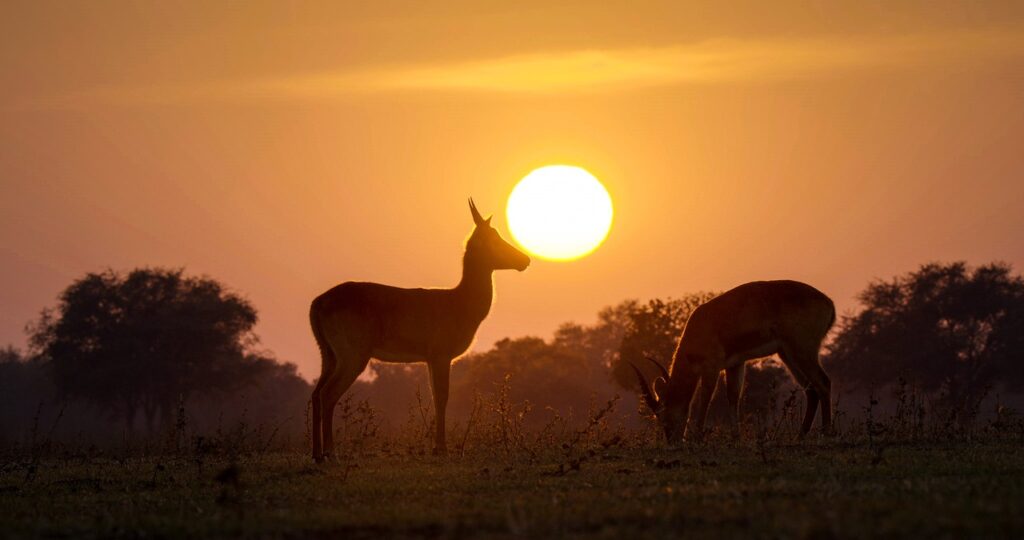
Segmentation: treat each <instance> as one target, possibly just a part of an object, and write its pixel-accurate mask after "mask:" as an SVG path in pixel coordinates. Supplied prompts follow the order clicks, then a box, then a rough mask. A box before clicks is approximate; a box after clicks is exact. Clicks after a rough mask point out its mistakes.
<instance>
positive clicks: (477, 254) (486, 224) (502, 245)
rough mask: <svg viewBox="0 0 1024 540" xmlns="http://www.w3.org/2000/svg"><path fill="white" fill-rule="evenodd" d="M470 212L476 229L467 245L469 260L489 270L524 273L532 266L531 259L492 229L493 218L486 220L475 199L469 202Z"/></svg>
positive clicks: (489, 217)
mask: <svg viewBox="0 0 1024 540" xmlns="http://www.w3.org/2000/svg"><path fill="white" fill-rule="evenodd" d="M469 211H470V213H471V214H472V215H473V223H474V224H476V228H475V229H473V234H472V235H470V237H469V241H468V242H467V243H466V257H467V258H473V259H474V260H475V261H477V262H478V263H479V264H481V265H483V266H484V267H485V268H487V269H488V270H509V269H511V270H518V271H520V272H522V271H523V270H526V267H527V266H530V258H529V257H527V256H526V254H524V253H523V252H521V251H519V250H518V249H516V248H514V247H512V245H511V244H509V243H508V242H506V241H505V240H504V239H502V238H501V235H500V234H498V231H497V230H496V229H495V228H494V227H491V217H493V216H488V217H487V219H484V218H483V216H481V215H480V212H479V211H478V210H477V209H476V205H475V204H473V199H470V200H469Z"/></svg>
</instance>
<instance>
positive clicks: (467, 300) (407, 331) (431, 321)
mask: <svg viewBox="0 0 1024 540" xmlns="http://www.w3.org/2000/svg"><path fill="white" fill-rule="evenodd" d="M469 210H470V213H471V214H472V216H473V223H474V225H475V227H474V229H473V233H472V234H471V235H470V237H469V240H468V241H467V242H466V251H465V254H464V255H463V258H462V279H461V280H460V281H459V283H458V285H456V286H455V287H454V288H452V289H404V288H398V287H391V286H388V285H381V284H378V283H360V282H346V283H342V284H341V285H338V286H336V287H334V288H332V289H330V290H328V291H327V292H325V293H323V294H321V295H320V296H318V297H316V298H315V299H314V300H313V303H312V305H311V306H310V309H309V322H310V325H311V326H312V328H313V336H314V337H315V338H316V343H317V345H318V346H319V348H320V358H321V360H322V365H321V369H320V379H319V380H318V381H317V383H316V386H315V387H314V389H313V395H312V409H313V410H312V413H313V427H312V429H313V459H314V460H316V461H317V462H321V461H323V460H324V459H330V457H331V452H332V451H333V449H334V438H333V431H334V430H333V416H334V415H333V411H334V406H335V405H336V404H337V403H338V400H339V399H340V398H341V396H342V394H344V393H345V391H346V390H348V388H349V387H350V386H351V385H352V383H353V382H355V380H356V378H357V377H359V374H360V373H362V372H363V370H364V369H366V365H367V364H368V363H369V361H370V358H377V359H378V360H383V361H385V362H426V363H427V366H428V367H429V370H430V385H431V390H432V393H433V398H434V412H435V415H436V422H435V427H436V430H437V432H436V437H435V445H434V451H435V453H438V454H440V453H444V452H445V422H444V420H445V407H446V405H447V403H448V377H449V372H450V370H451V363H452V360H454V359H455V358H457V357H458V356H459V355H461V354H463V353H464V352H466V350H467V349H468V348H469V346H470V344H471V343H472V342H473V338H474V336H475V335H476V331H477V328H478V327H479V326H480V323H481V322H482V321H483V320H484V318H485V317H487V313H488V312H489V311H490V309H491V301H492V297H493V282H492V273H493V272H494V271H495V270H504V269H515V270H518V271H523V270H525V269H526V267H527V266H529V265H530V258H529V257H527V256H526V255H525V254H523V253H522V252H520V251H519V250H517V249H515V248H514V247H512V246H511V245H510V244H509V243H508V242H505V241H504V240H503V239H502V238H501V236H500V235H499V234H498V231H497V230H495V229H494V227H492V226H491V218H490V217H488V218H487V219H484V218H483V217H481V216H480V212H478V211H477V209H476V205H475V204H473V200H472V199H470V200H469Z"/></svg>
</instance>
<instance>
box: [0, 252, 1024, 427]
mask: <svg viewBox="0 0 1024 540" xmlns="http://www.w3.org/2000/svg"><path fill="white" fill-rule="evenodd" d="M712 297H714V293H710V292H704V293H695V294H690V295H686V296H684V297H681V298H675V299H654V300H650V301H647V302H639V301H636V300H629V301H625V302H622V303H620V304H617V305H615V306H610V307H607V308H605V309H603V310H601V311H600V312H599V313H598V316H597V321H596V323H594V324H592V325H580V324H575V323H566V324H563V325H562V326H561V327H559V328H558V329H557V330H556V331H555V332H554V334H553V336H552V337H551V338H550V339H547V340H545V339H541V338H537V337H522V338H516V339H504V340H501V341H499V342H497V343H496V344H495V345H494V346H493V347H492V348H491V349H490V350H488V351H485V352H482V353H474V354H470V355H467V356H465V357H464V358H462V359H460V360H458V361H457V362H456V363H455V365H454V366H453V369H452V376H451V398H450V403H449V416H450V418H451V419H452V425H453V426H454V427H453V429H456V428H457V426H458V425H459V424H460V422H461V423H465V422H469V421H471V419H472V418H473V417H474V415H479V414H480V408H481V407H491V408H493V407H508V408H509V411H506V412H507V413H508V414H513V415H515V414H518V415H520V416H521V417H522V418H523V422H524V424H525V426H526V427H540V426H542V425H543V424H544V423H545V422H547V421H549V420H550V419H551V418H553V417H555V416H557V417H559V418H561V419H566V420H568V421H573V419H583V420H585V419H586V417H587V414H588V411H592V410H594V409H595V408H600V407H601V406H603V405H604V404H606V403H607V402H609V401H611V400H613V399H614V397H615V396H616V395H619V396H621V397H622V398H623V399H621V400H620V402H619V406H618V407H617V408H616V411H615V415H616V421H618V422H621V423H623V424H626V425H632V426H639V425H641V424H642V423H643V419H642V417H641V415H639V414H637V411H638V410H639V411H641V412H644V411H643V410H642V409H641V408H640V405H639V402H638V400H637V399H636V397H635V391H636V386H635V385H636V381H635V377H634V375H633V373H632V369H631V367H630V363H632V364H635V365H637V366H638V367H640V369H642V370H644V371H645V372H647V373H648V375H649V376H653V375H654V374H655V371H656V368H655V367H654V366H653V365H651V363H650V362H649V361H648V360H646V359H645V357H646V358H653V359H655V360H656V361H659V362H662V363H664V364H667V363H668V362H669V360H670V358H671V355H672V352H673V350H674V348H675V343H676V340H677V339H678V336H679V333H680V332H681V330H682V328H683V326H684V325H685V323H686V320H687V319H688V318H689V315H690V313H691V312H692V310H693V309H694V308H696V307H697V306H698V305H700V304H701V303H703V302H705V301H707V300H708V299H710V298H712ZM859 300H860V302H861V310H860V311H858V312H857V313H855V314H849V315H846V316H843V317H841V318H840V320H839V322H838V323H837V325H836V328H835V329H834V330H833V334H832V336H833V337H832V339H831V340H830V342H829V344H828V345H827V347H826V350H825V351H823V358H822V361H823V364H824V365H825V369H826V370H827V371H828V372H829V373H830V374H831V375H832V380H833V385H834V395H835V396H836V397H837V399H839V400H840V410H841V411H844V412H843V414H850V415H857V414H860V413H862V412H863V411H864V410H866V408H865V404H867V405H871V404H872V403H875V404H879V403H880V404H881V405H880V406H882V407H884V406H885V404H886V403H890V404H892V406H901V404H902V406H906V403H907V400H908V399H909V400H910V402H912V403H914V404H916V405H915V406H919V407H921V411H920V414H921V415H923V414H925V413H924V410H925V408H924V404H927V414H930V415H933V416H934V415H941V416H943V419H942V421H946V422H955V423H967V422H970V421H972V419H974V418H975V417H976V416H977V415H978V414H983V413H984V410H983V409H985V407H987V404H991V405H993V406H1003V407H1004V411H1005V410H1008V409H1006V407H1007V406H1009V405H1017V404H1019V403H1018V401H1019V400H1020V395H1021V393H1022V392H1024V279H1022V277H1021V276H1020V275H1016V274H1014V273H1013V271H1012V269H1011V268H1010V267H1009V266H1008V265H1005V264H998V263H996V264H989V265H985V266H981V267H977V268H970V267H968V266H967V265H966V264H964V263H952V264H929V265H925V266H922V267H921V268H920V269H918V270H917V271H915V272H911V273H908V274H906V275H902V276H897V277H895V278H893V279H891V280H888V281H885V280H880V281H876V282H873V283H870V284H869V285H868V286H867V288H866V289H865V290H864V291H863V292H862V293H861V294H860V296H859ZM255 322H256V311H255V309H254V308H253V307H252V306H251V305H250V304H249V303H248V302H247V301H246V300H245V299H243V298H242V297H240V296H238V295H236V294H234V293H232V292H230V291H229V290H227V289H226V288H225V287H224V286H223V285H221V284H219V283H217V282H216V281H213V280H210V279H207V278H196V277H189V276H186V275H184V273H183V272H182V271H180V270H166V269H139V270H135V271H132V272H129V273H127V274H118V273H115V272H103V273H98V274H90V275H88V276H85V277H84V278H82V279H80V280H78V281H76V282H75V283H73V284H72V285H71V286H69V287H68V288H67V289H66V290H65V291H64V292H63V293H62V294H61V296H60V299H59V302H58V305H57V306H56V307H55V308H53V309H52V310H48V311H44V313H43V315H42V316H41V317H40V319H39V320H38V321H37V322H35V323H34V324H33V325H31V326H30V329H29V334H30V344H31V348H30V351H29V352H28V353H25V354H22V353H20V352H19V351H16V350H14V349H12V348H7V349H5V350H3V351H0V442H3V443H6V444H24V443H25V441H26V440H28V439H31V438H33V437H38V436H39V434H40V433H41V432H46V433H48V434H49V433H51V432H52V434H53V436H59V437H62V438H73V437H79V438H81V439H82V440H85V441H90V442H99V443H102V442H104V441H106V442H110V441H122V440H125V439H127V438H133V437H139V436H140V435H143V434H145V435H147V436H148V437H149V438H150V439H153V438H159V437H160V436H162V435H164V434H166V433H168V432H171V431H176V432H180V431H182V430H187V431H188V432H189V433H192V434H201V433H220V432H223V431H225V430H237V429H239V427H240V426H241V427H245V426H248V427H249V429H253V430H255V429H258V430H259V431H260V433H262V434H263V436H266V437H277V439H278V440H279V441H293V442H295V443H298V442H300V441H301V440H302V439H303V437H304V436H305V426H304V423H305V422H304V419H305V411H306V405H307V401H308V399H309V394H310V390H311V388H310V385H309V384H308V383H307V382H306V381H305V380H303V379H302V378H301V377H299V376H298V375H297V373H296V370H295V366H294V365H292V364H287V363H281V362H278V361H277V360H275V359H274V358H273V357H272V356H271V355H270V354H268V353H266V352H265V351H261V350H260V349H259V348H258V339H257V338H256V336H255V335H254V334H253V332H252V328H253V326H254V324H255ZM366 379H369V380H364V379H361V380H359V381H358V382H357V383H356V384H355V385H354V386H353V388H352V389H351V390H350V391H349V392H348V393H347V394H346V396H345V398H343V401H342V404H341V405H339V410H338V411H337V412H336V414H338V415H341V416H342V417H347V416H353V417H355V416H359V418H361V419H362V420H361V421H363V422H366V421H367V419H370V421H372V422H373V423H374V426H372V429H370V431H376V430H378V429H382V430H396V431H397V430H403V429H406V428H408V427H409V425H410V424H412V425H413V426H416V427H417V428H418V429H419V428H422V427H423V426H422V425H421V424H423V423H426V422H429V419H430V417H431V414H430V412H429V408H430V403H431V400H430V387H429V382H428V379H427V376H426V369H425V368H424V366H422V365H416V364H413V365H404V364H384V363H379V362H374V363H372V364H371V369H370V374H369V377H367V378H366ZM797 390H798V389H797V388H795V386H794V383H793V382H792V380H791V379H790V377H789V375H788V374H787V373H786V371H785V369H784V368H783V367H782V366H781V365H780V364H779V363H778V362H776V361H774V360H771V359H766V360H763V361H759V362H755V363H752V365H751V367H750V369H749V371H748V376H747V382H746V387H745V390H744V396H743V401H742V404H741V409H742V414H743V416H744V417H745V418H746V420H747V422H763V421H765V420H766V419H767V418H769V417H770V416H772V415H774V414H776V413H778V411H779V409H780V408H781V407H785V406H792V402H793V400H794V399H802V392H797ZM894 392H896V393H895V394H894ZM724 401H725V400H724V397H721V398H720V399H719V398H716V402H715V403H714V404H713V407H716V408H717V410H718V411H719V412H718V414H723V412H724V407H725V403H724ZM844 406H845V408H844ZM715 410H716V409H715V408H713V409H712V420H714V415H715ZM985 410H987V409H985ZM357 411H358V415H357V414H356V412H357ZM503 414H505V413H503ZM915 414H916V413H915ZM339 425H342V426H344V425H345V421H344V418H343V419H342V421H341V422H339ZM364 429H368V428H366V426H364ZM140 438H141V437H140Z"/></svg>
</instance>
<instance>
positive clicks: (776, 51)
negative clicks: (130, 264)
mask: <svg viewBox="0 0 1024 540" xmlns="http://www.w3.org/2000/svg"><path fill="white" fill-rule="evenodd" d="M1007 58H1024V33H1007V32H986V33H978V32H972V33H942V34H921V35H913V36H898V37H871V38H831V39H819V40H807V39H799V40H798V39H794V40H774V41H763V40H759V41H754V40H727V39H721V40H713V41H706V42H702V43H698V44H692V45H678V46H666V47H648V48H626V49H611V50H577V51H568V52H555V53H543V54H530V55H516V56H507V57H502V58H494V59H486V60H478V61H469V62H455V63H440V64H436V65H413V66H397V67H387V68H375V69H367V70H356V71H348V72H344V71H343V72H334V73H324V74H316V75H298V76H290V77H284V78H268V79H261V80H247V81H214V82H209V83H202V84H183V85H162V86H137V87H105V88H95V89H92V90H89V91H86V92H82V93H78V94H75V95H68V96H63V97H58V98H52V99H47V100H44V101H37V102H35V103H34V105H35V106H36V107H44V108H51V107H53V108H63V107H78V106H85V105H88V104H90V103H105V104H112V105H117V104H126V105H159V104H173V103H181V102H197V101H217V100H235V101H238V100H242V101H244V100H255V101H263V100H275V99H285V100H288V99H334V98H344V97H347V96H358V95H366V94H379V93H386V92H392V93H402V92H411V91H418V92H419V91H436V92H477V93H502V94H560V93H612V92H622V91H629V90H634V89H639V88H646V87H652V86H668V85H680V84H719V83H729V82H736V81H759V80H760V81H772V80H780V79H787V78H798V77H808V76H814V75H815V74H819V73H833V72H835V71H836V70H840V71H841V70H844V69H845V70H853V69H880V68H881V69H884V68H894V69H899V68H911V67H915V66H924V67H927V66H936V65H948V64H951V63H970V64H978V63H983V62H985V61H989V60H993V59H1007Z"/></svg>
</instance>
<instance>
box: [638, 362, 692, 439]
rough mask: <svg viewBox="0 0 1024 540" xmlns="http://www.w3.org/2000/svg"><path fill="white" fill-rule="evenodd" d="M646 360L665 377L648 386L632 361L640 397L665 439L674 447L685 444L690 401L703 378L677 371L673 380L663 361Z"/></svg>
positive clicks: (660, 377) (682, 370) (656, 379)
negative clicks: (699, 380) (699, 379)
mask: <svg viewBox="0 0 1024 540" xmlns="http://www.w3.org/2000/svg"><path fill="white" fill-rule="evenodd" d="M644 358H646V359H647V360H648V361H649V362H651V363H652V364H654V365H655V366H656V367H657V368H658V371H659V372H660V373H661V375H660V376H658V377H657V378H655V379H654V381H653V383H652V384H648V383H647V379H646V378H645V377H644V374H643V372H642V371H640V368H638V367H636V365H635V364H633V363H632V362H630V366H631V367H632V368H633V371H634V372H636V377H637V382H638V383H639V384H640V395H641V396H643V399H644V403H646V404H647V407H648V408H649V409H651V412H653V413H654V416H655V417H656V418H657V419H658V424H659V425H660V426H661V428H662V430H664V431H665V440H666V441H668V444H669V445H670V446H674V445H677V444H679V442H681V441H682V438H683V431H684V429H685V428H686V419H687V416H688V415H689V409H690V398H692V397H693V390H692V387H694V386H696V382H697V380H698V378H699V377H698V375H696V374H690V373H684V371H686V370H684V369H678V370H677V369H675V368H673V371H674V372H675V373H674V374H675V375H676V377H675V378H673V377H672V375H670V374H669V372H668V370H666V369H665V366H662V365H661V363H660V362H658V361H657V360H655V359H653V358H651V357H649V356H645V357H644ZM676 367H679V366H676ZM686 390H689V391H686Z"/></svg>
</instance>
